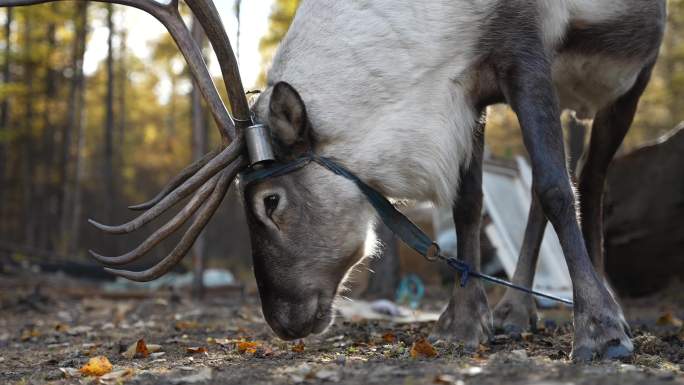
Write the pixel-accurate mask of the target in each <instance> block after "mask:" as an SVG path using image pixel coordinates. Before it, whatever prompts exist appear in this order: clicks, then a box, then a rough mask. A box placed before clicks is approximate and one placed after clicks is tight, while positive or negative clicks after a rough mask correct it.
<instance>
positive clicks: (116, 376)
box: [100, 368, 135, 384]
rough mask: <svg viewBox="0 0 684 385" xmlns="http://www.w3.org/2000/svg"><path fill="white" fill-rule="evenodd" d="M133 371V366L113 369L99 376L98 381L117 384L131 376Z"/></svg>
mask: <svg viewBox="0 0 684 385" xmlns="http://www.w3.org/2000/svg"><path fill="white" fill-rule="evenodd" d="M133 373H135V371H134V370H133V368H126V369H120V370H115V371H113V372H110V373H107V374H105V375H103V376H102V377H100V382H103V383H106V384H110V383H111V384H119V383H121V382H122V381H123V380H126V379H128V378H131V377H133Z"/></svg>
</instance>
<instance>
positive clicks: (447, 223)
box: [434, 157, 572, 306]
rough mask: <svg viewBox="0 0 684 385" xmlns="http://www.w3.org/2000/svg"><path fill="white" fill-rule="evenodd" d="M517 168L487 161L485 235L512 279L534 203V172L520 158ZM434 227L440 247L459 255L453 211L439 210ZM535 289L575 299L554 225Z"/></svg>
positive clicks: (545, 244) (542, 302)
mask: <svg viewBox="0 0 684 385" xmlns="http://www.w3.org/2000/svg"><path fill="white" fill-rule="evenodd" d="M516 165H517V167H511V166H509V165H503V164H501V163H498V162H488V161H487V160H485V163H484V175H483V190H484V211H485V214H486V215H488V216H489V217H490V218H491V223H490V224H489V225H487V227H486V228H485V233H486V234H487V237H488V238H489V240H490V241H491V242H492V244H493V245H494V246H495V247H496V249H497V256H498V258H499V261H500V262H501V265H502V267H503V269H504V271H505V272H506V274H507V275H508V277H509V278H511V277H513V273H514V271H515V265H516V262H517V260H518V253H519V252H520V248H521V246H522V241H523V236H524V234H525V226H526V224H527V216H528V212H529V208H530V201H531V197H530V189H531V184H532V173H531V169H530V167H529V165H528V164H527V162H526V161H525V160H524V159H523V158H520V157H519V158H517V159H516ZM434 226H435V232H436V233H437V240H438V243H439V244H440V246H442V248H443V249H445V250H453V254H454V255H455V236H454V234H455V230H454V227H453V222H452V221H451V209H450V208H449V209H442V210H440V209H437V210H435V215H434ZM440 241H442V242H443V243H442V242H440ZM534 288H535V289H536V290H540V291H544V292H547V293H549V294H553V295H556V296H561V297H565V298H572V283H571V281H570V274H569V273H568V268H567V265H566V263H565V259H564V257H563V251H562V249H561V246H560V243H559V242H558V237H557V236H556V233H555V231H554V230H553V227H552V226H551V225H550V224H549V225H547V226H546V232H545V234H544V240H543V242H542V245H541V249H540V252H539V264H538V265H537V274H536V276H535V280H534ZM538 301H539V303H540V305H542V306H544V305H551V304H553V302H551V301H548V300H544V299H539V298H538Z"/></svg>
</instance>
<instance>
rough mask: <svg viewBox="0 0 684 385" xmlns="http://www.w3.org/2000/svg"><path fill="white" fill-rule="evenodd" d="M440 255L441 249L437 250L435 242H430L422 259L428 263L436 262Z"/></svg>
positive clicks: (437, 246)
mask: <svg viewBox="0 0 684 385" xmlns="http://www.w3.org/2000/svg"><path fill="white" fill-rule="evenodd" d="M440 253H441V249H440V248H439V245H438V244H437V242H432V244H431V245H430V246H429V247H428V248H427V250H426V251H425V255H424V257H425V259H427V260H428V261H429V262H436V261H437V260H438V259H439V254H440Z"/></svg>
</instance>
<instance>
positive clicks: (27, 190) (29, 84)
mask: <svg viewBox="0 0 684 385" xmlns="http://www.w3.org/2000/svg"><path fill="white" fill-rule="evenodd" d="M31 31H32V23H31V18H30V17H28V16H27V17H26V19H25V20H24V83H25V87H26V100H25V103H26V104H25V111H24V132H23V135H22V142H23V143H22V152H23V154H22V156H23V158H24V162H22V178H21V179H22V184H23V190H24V197H23V204H24V206H23V211H24V218H26V221H25V222H24V242H25V243H26V244H27V245H28V246H35V229H36V226H35V222H36V218H35V216H36V215H35V212H34V208H33V203H34V201H33V197H34V182H35V149H34V147H33V145H34V140H33V139H34V132H33V123H34V122H33V114H34V111H33V102H34V100H33V94H34V90H33V78H34V76H35V66H34V63H33V57H32V55H31V53H32V48H33V47H32V46H33V44H32V36H31Z"/></svg>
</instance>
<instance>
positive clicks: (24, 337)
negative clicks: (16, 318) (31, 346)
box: [21, 329, 40, 341]
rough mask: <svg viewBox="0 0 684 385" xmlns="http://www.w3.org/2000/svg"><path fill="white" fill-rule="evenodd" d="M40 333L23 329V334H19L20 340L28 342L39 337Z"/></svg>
mask: <svg viewBox="0 0 684 385" xmlns="http://www.w3.org/2000/svg"><path fill="white" fill-rule="evenodd" d="M39 336H40V332H39V331H38V330H36V329H24V331H23V332H21V340H22V341H28V340H30V339H31V338H33V337H39Z"/></svg>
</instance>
